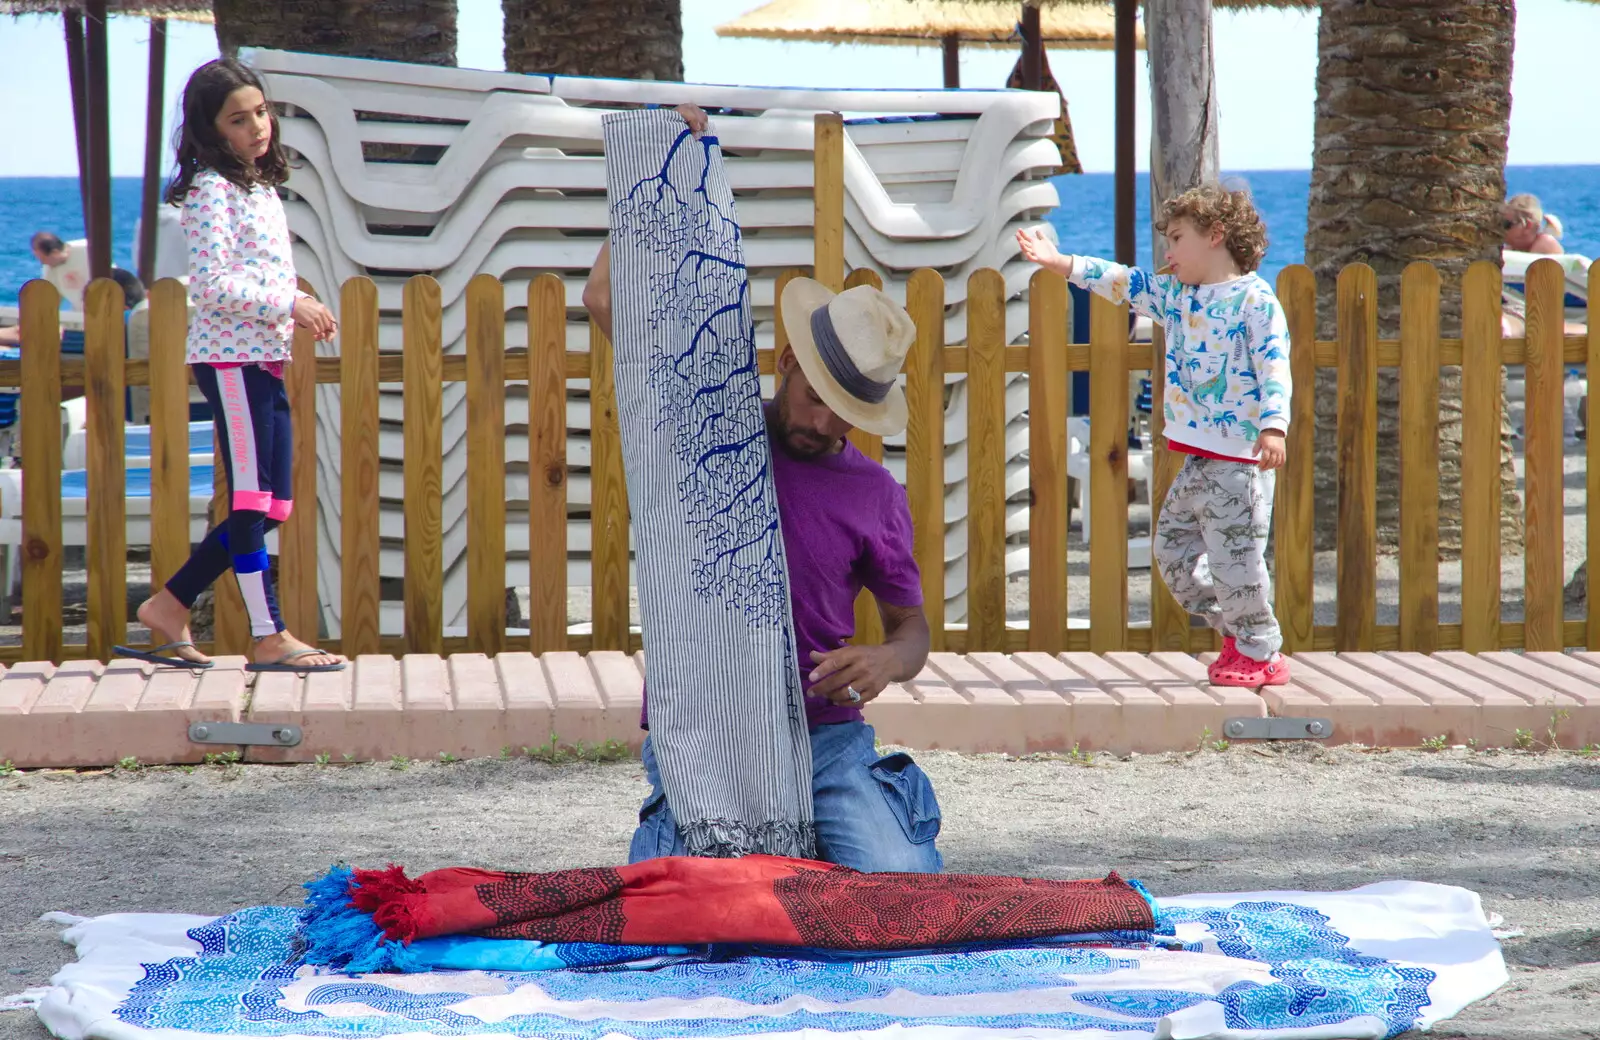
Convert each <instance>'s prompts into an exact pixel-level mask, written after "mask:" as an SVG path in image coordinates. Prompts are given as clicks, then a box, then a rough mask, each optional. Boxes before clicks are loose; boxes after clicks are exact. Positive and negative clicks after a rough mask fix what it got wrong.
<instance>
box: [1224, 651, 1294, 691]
mask: <svg viewBox="0 0 1600 1040" xmlns="http://www.w3.org/2000/svg"><path fill="white" fill-rule="evenodd" d="M1211 668H1212V670H1211V684H1212V685H1213V686H1243V687H1246V688H1248V689H1255V688H1256V687H1258V686H1282V685H1283V684H1285V683H1287V682H1288V681H1289V659H1288V658H1286V657H1284V656H1283V655H1282V654H1273V655H1272V657H1270V658H1269V659H1267V660H1265V661H1257V660H1255V659H1254V658H1250V657H1246V656H1245V655H1244V654H1241V653H1239V652H1238V650H1235V651H1234V657H1233V660H1232V661H1229V662H1228V663H1226V664H1223V662H1222V659H1221V658H1218V659H1217V663H1216V664H1214V665H1212V666H1211Z"/></svg>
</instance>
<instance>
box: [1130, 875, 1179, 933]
mask: <svg viewBox="0 0 1600 1040" xmlns="http://www.w3.org/2000/svg"><path fill="white" fill-rule="evenodd" d="M1126 880H1127V882H1128V886H1129V887H1130V888H1132V889H1133V890H1134V891H1135V892H1138V893H1139V894H1140V895H1141V896H1144V901H1145V902H1146V903H1149V904H1150V918H1151V920H1153V921H1154V922H1155V929H1154V931H1155V933H1156V934H1157V935H1170V934H1172V930H1171V927H1170V926H1169V925H1168V924H1167V916H1166V914H1164V913H1162V912H1161V904H1160V903H1157V902H1156V897H1155V896H1153V895H1151V894H1150V890H1149V889H1148V888H1145V887H1144V882H1143V881H1135V880H1134V879H1133V878H1127V879H1126Z"/></svg>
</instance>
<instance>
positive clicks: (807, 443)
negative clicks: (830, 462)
mask: <svg viewBox="0 0 1600 1040" xmlns="http://www.w3.org/2000/svg"><path fill="white" fill-rule="evenodd" d="M767 432H768V433H769V434H770V435H771V437H772V439H773V441H775V442H776V443H777V445H778V447H779V449H780V450H782V451H783V453H784V454H786V455H788V456H789V457H790V458H792V459H800V460H802V461H806V460H810V459H819V458H821V457H822V456H824V455H826V454H828V453H829V452H831V451H832V450H833V448H834V444H835V442H834V441H831V440H828V439H827V438H825V437H819V436H817V435H816V434H813V433H805V432H802V431H799V430H796V429H794V428H793V427H791V426H790V425H789V421H788V416H787V415H786V414H785V409H784V407H783V405H782V403H779V404H778V405H777V406H776V407H775V408H773V409H772V410H771V411H769V412H768V413H767Z"/></svg>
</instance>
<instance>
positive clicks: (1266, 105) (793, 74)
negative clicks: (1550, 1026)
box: [0, 0, 1600, 177]
mask: <svg viewBox="0 0 1600 1040" xmlns="http://www.w3.org/2000/svg"><path fill="white" fill-rule="evenodd" d="M758 5H759V0H683V22H684V25H683V36H684V39H683V52H684V69H685V77H686V79H688V80H689V81H690V82H691V83H694V82H700V83H742V84H747V85H758V86H767V85H777V86H813V87H919V86H924V87H937V86H939V85H940V83H941V76H942V68H943V66H942V62H941V57H940V53H939V51H938V50H937V49H936V48H921V47H867V46H861V45H848V46H835V45H828V44H814V43H792V42H781V41H773V40H729V39H722V38H719V37H718V36H717V35H716V34H715V32H714V29H715V27H716V26H717V25H718V24H721V23H723V22H726V21H729V20H731V19H733V18H736V17H738V16H739V15H740V14H742V13H743V12H744V11H746V10H748V9H750V8H752V7H755V6H758ZM1517 7H1518V12H1517V46H1516V55H1515V59H1514V66H1513V73H1512V97H1513V102H1512V111H1511V156H1510V161H1511V164H1512V165H1546V164H1556V165H1559V164H1590V163H1600V106H1595V105H1592V104H1588V103H1586V101H1585V95H1586V93H1587V92H1588V90H1589V89H1590V88H1589V87H1587V86H1586V85H1585V84H1586V82H1588V81H1589V80H1590V73H1589V72H1587V71H1582V70H1587V69H1589V68H1590V65H1589V63H1590V62H1592V61H1594V60H1595V55H1597V54H1600V3H1589V2H1582V0H1520V2H1519V3H1518V4H1517ZM458 26H459V45H458V49H457V63H458V64H460V65H462V66H464V67H471V68H481V69H495V70H498V69H501V68H502V67H503V66H502V62H501V41H500V27H501V24H500V0H460V14H459V22H458ZM148 38H149V26H148V23H146V22H143V21H140V20H138V19H133V18H114V19H113V20H112V23H111V29H110V63H111V79H112V84H113V90H112V99H111V105H112V126H111V171H112V173H113V174H114V175H116V176H133V175H138V174H140V173H142V171H143V164H144V160H143V155H144V118H145V116H144V113H145V94H146V86H145V84H146V75H147V72H146V70H147V61H148V59H147V56H146V55H147V50H146V43H147V41H148ZM1215 38H1216V69H1217V94H1218V101H1219V120H1220V131H1219V132H1220V136H1221V148H1222V165H1223V168H1224V169H1226V170H1278V169H1305V168H1307V167H1309V166H1310V164H1311V144H1312V118H1313V105H1314V102H1315V98H1316V63H1317V17H1316V15H1315V14H1314V13H1309V12H1304V11H1285V10H1277V9H1264V10H1252V11H1219V12H1217V14H1216V22H1215ZM216 53H217V50H216V37H215V35H214V34H213V31H212V28H211V27H210V26H208V25H192V24H188V23H181V22H174V23H171V26H170V27H169V32H168V44H167V106H166V107H167V112H168V120H169V121H168V123H167V126H166V130H165V132H166V133H167V134H168V135H170V134H171V131H172V124H171V121H170V120H171V115H172V112H173V111H174V108H175V101H176V97H177V94H178V92H179V91H180V90H181V89H182V84H183V82H184V80H185V78H187V76H188V74H189V72H190V71H191V70H193V69H194V68H195V67H196V66H198V65H200V64H201V63H203V62H205V61H207V60H209V59H211V58H214V57H216ZM1014 61H1015V55H1014V54H1013V53H1011V52H995V51H978V50H968V51H966V52H965V53H964V54H963V58H962V66H961V82H962V83H963V84H965V85H967V86H974V87H976V86H1000V85H1002V84H1003V83H1004V80H1005V77H1006V74H1007V73H1008V72H1009V71H1010V68H1011V65H1012V63H1013V62H1014ZM1050 66H1051V69H1052V70H1053V71H1054V72H1055V75H1056V79H1057V81H1058V82H1060V84H1061V85H1062V88H1063V89H1064V90H1065V91H1066V93H1067V100H1068V104H1069V105H1070V108H1071V114H1072V125H1073V133H1074V135H1075V137H1076V140H1077V144H1078V152H1079V155H1080V157H1081V158H1082V160H1083V164H1084V168H1085V169H1086V170H1088V171H1090V172H1103V171H1109V170H1110V169H1111V168H1112V161H1113V151H1112V149H1113V131H1114V127H1113V123H1112V114H1113V104H1112V55H1111V53H1110V52H1109V51H1069V50H1052V51H1051V53H1050ZM1146 77H1147V71H1146V69H1145V65H1144V55H1143V54H1142V53H1141V55H1140V66H1139V74H1138V86H1139V98H1138V110H1137V111H1138V117H1137V132H1138V139H1137V143H1136V154H1137V156H1138V160H1139V168H1140V169H1141V170H1142V169H1144V168H1145V164H1146V159H1147V157H1148V155H1149V110H1150V106H1149V97H1148V92H1147V78H1146ZM686 94H687V95H689V96H688V97H687V98H686V100H693V97H692V95H693V91H692V90H690V91H686ZM0 98H3V99H5V103H4V104H3V105H0V141H4V142H5V143H6V147H4V148H3V149H0V177H15V176H73V175H75V174H76V173H77V159H76V155H75V149H74V144H73V140H74V138H73V129H72V105H71V100H70V97H69V95H68V92H67V69H66V57H65V45H64V43H63V42H62V33H61V21H60V19H59V18H55V17H50V18H46V17H39V16H26V17H23V18H18V19H11V18H7V17H4V16H0Z"/></svg>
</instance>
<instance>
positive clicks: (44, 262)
mask: <svg viewBox="0 0 1600 1040" xmlns="http://www.w3.org/2000/svg"><path fill="white" fill-rule="evenodd" d="M32 245H33V255H34V257H35V258H37V259H38V261H39V277H40V278H43V279H44V280H45V281H47V282H49V283H50V284H51V285H53V286H55V287H56V291H57V292H59V293H60V294H61V299H62V300H64V301H65V302H66V304H67V307H68V309H70V310H75V311H81V310H83V291H84V290H85V289H87V288H88V287H89V242H88V240H87V239H82V238H80V239H77V240H76V241H73V242H63V241H61V238H60V236H58V235H54V234H52V233H50V232H49V231H41V232H39V233H38V234H36V235H34V236H33V242H32Z"/></svg>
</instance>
